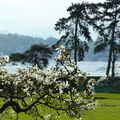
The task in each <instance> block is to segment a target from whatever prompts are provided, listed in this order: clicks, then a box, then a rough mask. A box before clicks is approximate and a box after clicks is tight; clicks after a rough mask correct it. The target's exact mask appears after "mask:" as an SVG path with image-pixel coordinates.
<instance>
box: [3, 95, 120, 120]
mask: <svg viewBox="0 0 120 120" xmlns="http://www.w3.org/2000/svg"><path fill="white" fill-rule="evenodd" d="M96 96H97V98H98V99H97V103H98V105H97V107H96V108H95V109H94V110H89V111H86V112H85V113H84V114H83V117H82V120H120V94H110V93H97V94H96ZM44 114H45V113H44ZM3 120H9V119H7V118H5V119H3ZM12 120H13V119H12ZM19 120H33V119H32V117H30V116H27V115H25V114H23V113H21V114H19ZM59 120H75V119H70V118H69V117H67V116H64V115H62V116H61V118H60V119H59Z"/></svg>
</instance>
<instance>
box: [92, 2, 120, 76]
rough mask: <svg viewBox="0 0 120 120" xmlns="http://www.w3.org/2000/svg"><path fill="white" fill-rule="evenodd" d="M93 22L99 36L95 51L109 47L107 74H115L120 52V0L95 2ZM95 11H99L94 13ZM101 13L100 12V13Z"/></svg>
mask: <svg viewBox="0 0 120 120" xmlns="http://www.w3.org/2000/svg"><path fill="white" fill-rule="evenodd" d="M92 9H94V10H92V12H91V13H92V17H91V21H92V22H91V23H92V25H93V27H94V28H95V29H96V30H97V31H98V33H99V37H98V41H97V42H96V47H95V53H97V52H101V51H104V50H105V49H106V48H107V49H108V48H109V55H108V66H107V70H106V75H107V76H109V75H110V69H111V67H112V73H111V75H112V76H113V77H114V76H115V71H114V69H115V62H116V60H117V56H118V54H119V49H118V48H119V46H120V42H119V40H120V35H119V33H120V29H119V26H120V0H106V2H104V3H103V4H102V3H101V4H93V8H92ZM93 11H97V14H96V13H93ZM98 13H99V14H98Z"/></svg>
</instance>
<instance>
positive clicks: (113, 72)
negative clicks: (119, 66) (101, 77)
mask: <svg viewBox="0 0 120 120" xmlns="http://www.w3.org/2000/svg"><path fill="white" fill-rule="evenodd" d="M115 62H116V55H115V52H114V51H113V60H112V73H111V76H112V77H115Z"/></svg>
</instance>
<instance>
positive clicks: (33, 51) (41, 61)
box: [10, 44, 52, 68]
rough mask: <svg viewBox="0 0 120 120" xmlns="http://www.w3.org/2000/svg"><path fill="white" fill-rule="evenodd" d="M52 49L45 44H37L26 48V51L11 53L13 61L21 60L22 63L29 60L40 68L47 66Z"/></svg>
mask: <svg viewBox="0 0 120 120" xmlns="http://www.w3.org/2000/svg"><path fill="white" fill-rule="evenodd" d="M51 55H52V50H51V49H50V48H49V47H48V46H47V45H43V44H39V45H38V44H35V45H32V46H31V47H30V49H29V50H26V51H25V52H24V53H15V54H11V55H10V60H11V61H21V62H22V63H25V62H28V63H31V64H32V65H33V66H36V65H37V66H38V67H39V68H43V67H46V65H47V64H48V58H49V57H51Z"/></svg>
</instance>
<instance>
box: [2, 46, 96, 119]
mask: <svg viewBox="0 0 120 120" xmlns="http://www.w3.org/2000/svg"><path fill="white" fill-rule="evenodd" d="M57 51H58V52H59V55H58V56H57V57H55V60H56V61H57V62H59V63H60V64H61V66H60V67H59V68H56V67H53V68H51V69H49V70H45V71H44V70H41V69H38V67H32V68H27V69H19V70H18V71H17V72H16V73H14V74H9V73H8V72H7V71H6V70H5V69H3V68H2V69H0V99H1V102H0V113H2V114H0V117H1V119H2V117H3V116H5V115H8V117H10V118H11V119H15V116H16V119H17V118H18V114H19V113H22V112H23V113H26V114H29V115H31V116H32V117H33V119H34V120H36V119H38V118H39V119H41V120H51V119H52V120H56V119H59V117H60V116H61V113H63V114H64V115H65V114H66V115H68V116H70V117H72V118H73V117H75V118H77V119H79V118H81V114H82V111H84V110H88V109H92V108H93V107H94V105H95V100H94V80H92V79H91V80H89V81H87V79H86V74H85V73H82V72H81V71H80V70H79V69H77V72H76V73H75V72H74V68H75V67H76V65H75V63H74V62H73V61H72V60H71V59H70V56H69V55H67V54H66V52H65V49H64V48H61V47H59V48H57ZM0 60H1V61H3V62H1V64H2V63H6V59H3V58H1V59H0ZM4 61H5V62H4ZM85 83H87V84H86V85H85ZM81 87H82V88H81ZM11 111H12V112H11ZM60 111H62V112H60ZM6 113H7V114H6ZM9 113H11V114H9ZM16 114H17V115H16ZM13 115H14V116H13Z"/></svg>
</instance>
